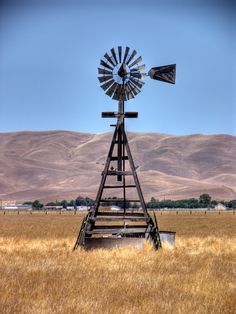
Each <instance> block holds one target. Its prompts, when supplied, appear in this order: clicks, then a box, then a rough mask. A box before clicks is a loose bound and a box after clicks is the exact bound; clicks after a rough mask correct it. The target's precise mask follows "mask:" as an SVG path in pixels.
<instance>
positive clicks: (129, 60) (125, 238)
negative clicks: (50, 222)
mask: <svg viewBox="0 0 236 314" xmlns="http://www.w3.org/2000/svg"><path fill="white" fill-rule="evenodd" d="M123 51H124V53H123ZM141 61H142V57H141V56H139V57H137V52H136V50H133V51H131V50H130V48H129V47H126V48H125V49H124V50H123V49H122V47H121V46H119V47H118V48H117V50H115V49H114V48H112V49H111V50H110V51H109V53H105V55H104V57H103V58H102V59H101V60H100V67H99V68H98V74H99V75H100V76H99V77H98V80H99V82H100V84H101V85H100V86H101V88H102V89H103V90H104V91H105V93H106V95H108V96H109V97H111V98H112V99H114V100H117V101H118V111H109V112H102V118H116V119H117V123H116V124H113V125H112V126H114V127H115V130H114V133H113V137H112V141H111V145H110V149H109V152H108V156H107V160H106V163H105V166H104V170H103V171H102V174H101V182H100V186H99V188H98V192H97V196H96V200H95V204H94V207H93V208H92V210H90V211H89V213H88V215H87V216H86V217H85V218H84V220H83V223H82V225H81V227H80V232H79V234H78V237H77V240H76V243H75V245H74V249H76V248H77V247H79V246H82V247H84V248H86V249H93V248H99V247H104V248H110V247H114V246H126V245H132V246H136V247H142V246H143V244H144V242H145V241H146V240H149V241H151V243H152V244H153V246H154V247H155V248H156V249H158V248H160V247H161V238H163V237H164V238H168V237H169V239H170V241H173V238H174V237H175V232H167V231H159V228H158V224H157V220H156V217H155V216H154V217H155V220H153V219H152V218H151V216H150V214H149V213H148V211H147V208H146V204H145V201H144V197H143V193H142V190H141V186H140V183H139V179H138V175H137V172H136V169H137V167H136V166H135V164H134V160H133V157H132V154H131V150H130V146H129V143H128V138H127V135H126V132H125V118H137V117H138V112H125V101H128V100H130V99H133V98H134V97H135V96H137V94H138V93H140V91H141V88H142V87H143V85H144V79H145V78H146V77H147V76H149V77H150V78H151V79H154V80H159V81H163V82H166V83H171V84H174V83H175V74H176V65H175V64H171V65H166V66H160V67H154V68H151V69H150V71H149V72H148V74H146V73H144V72H142V71H144V70H145V64H140V63H141ZM130 181H132V182H131V183H130ZM110 191H116V192H115V196H114V194H113V196H110V194H109V192H110ZM113 193H114V192H113ZM107 194H109V196H107ZM134 195H135V196H134ZM112 204H116V205H117V204H119V207H118V208H119V210H116V211H114V210H112V209H113V208H112ZM136 204H139V205H138V208H136V209H130V207H131V206H132V207H134V205H136ZM136 207H137V206H136Z"/></svg>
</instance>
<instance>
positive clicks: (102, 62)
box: [100, 60, 113, 70]
mask: <svg viewBox="0 0 236 314" xmlns="http://www.w3.org/2000/svg"><path fill="white" fill-rule="evenodd" d="M100 64H101V65H102V66H104V67H105V68H108V69H111V70H113V67H111V66H110V65H109V64H107V63H106V62H105V61H103V60H101V61H100Z"/></svg>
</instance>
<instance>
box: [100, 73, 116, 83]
mask: <svg viewBox="0 0 236 314" xmlns="http://www.w3.org/2000/svg"><path fill="white" fill-rule="evenodd" d="M112 78H113V76H112V75H107V76H101V77H98V79H99V82H100V83H102V82H105V81H109V80H111V79H112Z"/></svg>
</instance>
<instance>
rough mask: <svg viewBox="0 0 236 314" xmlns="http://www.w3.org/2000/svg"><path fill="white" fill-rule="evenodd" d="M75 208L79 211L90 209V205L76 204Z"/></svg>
mask: <svg viewBox="0 0 236 314" xmlns="http://www.w3.org/2000/svg"><path fill="white" fill-rule="evenodd" d="M76 209H77V210H81V211H88V210H90V206H85V205H81V206H76Z"/></svg>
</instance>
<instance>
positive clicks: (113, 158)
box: [111, 156, 129, 160]
mask: <svg viewBox="0 0 236 314" xmlns="http://www.w3.org/2000/svg"><path fill="white" fill-rule="evenodd" d="M121 159H122V160H128V159H129V157H128V156H122V157H121ZM111 160H118V157H117V156H113V157H111Z"/></svg>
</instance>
